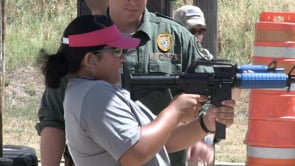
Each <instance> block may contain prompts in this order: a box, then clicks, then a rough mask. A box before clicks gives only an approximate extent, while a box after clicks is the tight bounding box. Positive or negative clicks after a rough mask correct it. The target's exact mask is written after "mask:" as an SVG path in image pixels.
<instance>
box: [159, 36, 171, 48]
mask: <svg viewBox="0 0 295 166" xmlns="http://www.w3.org/2000/svg"><path fill="white" fill-rule="evenodd" d="M157 45H158V47H159V48H160V50H162V51H164V52H167V51H169V49H170V48H171V46H172V35H171V34H168V33H162V34H160V35H159V36H158V39H157Z"/></svg>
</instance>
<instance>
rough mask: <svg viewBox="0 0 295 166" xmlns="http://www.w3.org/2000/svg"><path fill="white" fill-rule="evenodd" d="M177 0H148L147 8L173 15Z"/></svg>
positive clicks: (151, 10)
mask: <svg viewBox="0 0 295 166" xmlns="http://www.w3.org/2000/svg"><path fill="white" fill-rule="evenodd" d="M174 3H175V0H148V1H147V8H148V9H149V11H150V12H158V13H161V14H163V15H166V16H169V17H172V15H173V6H174Z"/></svg>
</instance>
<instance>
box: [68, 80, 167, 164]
mask: <svg viewBox="0 0 295 166" xmlns="http://www.w3.org/2000/svg"><path fill="white" fill-rule="evenodd" d="M64 108H65V113H64V117H65V126H66V140H67V145H68V147H69V150H70V153H71V154H72V156H73V158H74V162H75V164H76V166H94V165H95V166H97V165H101V166H116V165H119V163H118V160H119V158H120V157H121V155H122V154H123V153H124V152H126V151H127V150H128V149H129V148H130V147H132V146H133V145H134V144H135V143H136V142H137V141H138V140H139V139H140V126H142V125H146V124H148V123H150V122H151V121H152V120H153V119H154V118H155V115H154V114H152V113H151V111H150V110H147V109H146V108H144V107H143V106H141V105H140V104H137V103H136V102H134V101H132V100H131V99H130V94H129V92H128V91H126V90H124V89H121V88H118V87H115V86H113V85H111V84H109V83H107V82H105V81H95V80H86V79H81V78H73V79H70V81H69V84H68V87H67V90H66V94H65V100H64ZM167 165H170V161H169V157H168V154H167V151H166V149H165V147H163V148H162V150H161V151H160V152H158V153H157V154H156V155H155V157H154V158H153V159H152V160H150V161H149V162H148V163H146V164H145V166H167Z"/></svg>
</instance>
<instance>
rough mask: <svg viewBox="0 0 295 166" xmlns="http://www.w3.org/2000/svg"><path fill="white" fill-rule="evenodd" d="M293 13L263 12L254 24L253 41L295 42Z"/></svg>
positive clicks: (294, 17) (294, 15)
mask: <svg viewBox="0 0 295 166" xmlns="http://www.w3.org/2000/svg"><path fill="white" fill-rule="evenodd" d="M294 23H295V13H286V12H276V13H273V12H263V13H261V15H260V21H259V22H257V23H256V24H255V39H256V40H262V41H282V42H285V41H295V27H294Z"/></svg>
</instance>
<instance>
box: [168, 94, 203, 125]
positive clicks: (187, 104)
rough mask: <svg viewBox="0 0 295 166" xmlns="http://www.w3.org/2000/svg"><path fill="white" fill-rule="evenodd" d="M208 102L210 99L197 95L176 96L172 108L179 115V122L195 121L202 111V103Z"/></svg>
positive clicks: (171, 104)
mask: <svg viewBox="0 0 295 166" xmlns="http://www.w3.org/2000/svg"><path fill="white" fill-rule="evenodd" d="M206 101H208V97H206V96H202V95H197V94H185V93H183V94H180V95H178V96H176V97H175V98H174V99H173V100H172V102H171V103H170V106H171V107H173V110H176V111H178V113H179V122H188V121H191V120H193V119H194V118H195V117H196V116H197V114H198V113H199V111H200V110H201V109H202V103H204V102H206Z"/></svg>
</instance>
